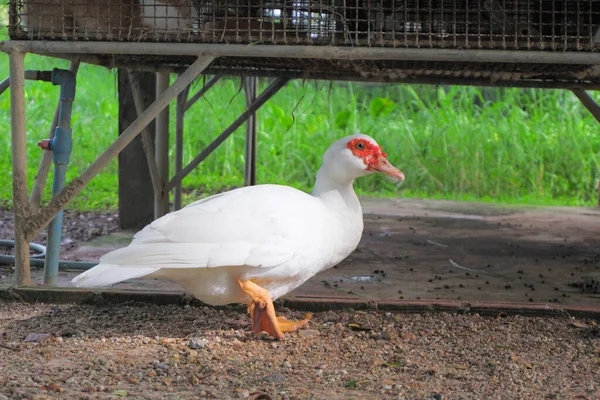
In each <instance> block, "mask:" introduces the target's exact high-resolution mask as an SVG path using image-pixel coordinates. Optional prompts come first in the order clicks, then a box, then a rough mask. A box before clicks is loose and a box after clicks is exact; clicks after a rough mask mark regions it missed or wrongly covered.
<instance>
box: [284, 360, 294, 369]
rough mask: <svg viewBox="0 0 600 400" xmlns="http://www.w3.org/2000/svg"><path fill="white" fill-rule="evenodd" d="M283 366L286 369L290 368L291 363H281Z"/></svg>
mask: <svg viewBox="0 0 600 400" xmlns="http://www.w3.org/2000/svg"><path fill="white" fill-rule="evenodd" d="M283 366H284V367H286V368H292V363H290V362H289V361H285V362H284V363H283Z"/></svg>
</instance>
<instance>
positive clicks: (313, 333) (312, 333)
mask: <svg viewBox="0 0 600 400" xmlns="http://www.w3.org/2000/svg"><path fill="white" fill-rule="evenodd" d="M298 336H300V337H303V338H311V337H317V336H321V332H319V331H318V330H316V329H303V330H301V331H299V332H298Z"/></svg>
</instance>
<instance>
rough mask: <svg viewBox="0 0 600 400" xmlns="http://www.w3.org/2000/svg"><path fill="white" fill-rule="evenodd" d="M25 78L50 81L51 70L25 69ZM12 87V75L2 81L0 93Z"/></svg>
mask: <svg viewBox="0 0 600 400" xmlns="http://www.w3.org/2000/svg"><path fill="white" fill-rule="evenodd" d="M25 79H28V80H32V81H48V82H49V81H50V71H31V70H26V71H25ZM9 87H10V77H8V78H6V79H4V80H3V81H2V82H0V95H2V93H4V92H5V91H6V89H8V88H9Z"/></svg>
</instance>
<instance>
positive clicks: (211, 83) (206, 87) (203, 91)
mask: <svg viewBox="0 0 600 400" xmlns="http://www.w3.org/2000/svg"><path fill="white" fill-rule="evenodd" d="M221 78H222V76H221V75H215V76H213V77H212V78H210V79H209V80H208V82H206V83H205V84H204V86H202V88H201V89H200V90H198V91H197V92H196V93H194V95H193V96H192V97H190V99H189V100H188V101H187V102H186V103H185V107H184V110H183V111H184V112H185V111H187V110H189V108H190V107H191V106H193V105H194V104H196V102H197V101H198V100H200V99H201V98H202V96H204V95H205V94H206V92H208V91H209V90H210V88H211V87H213V86H214V85H215V83H217V82H219V80H221Z"/></svg>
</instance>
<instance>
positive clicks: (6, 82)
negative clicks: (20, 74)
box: [0, 77, 10, 96]
mask: <svg viewBox="0 0 600 400" xmlns="http://www.w3.org/2000/svg"><path fill="white" fill-rule="evenodd" d="M9 87H10V77H8V78H6V79H4V80H3V81H2V82H0V96H1V95H2V93H4V91H5V90H6V89H8V88H9Z"/></svg>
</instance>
